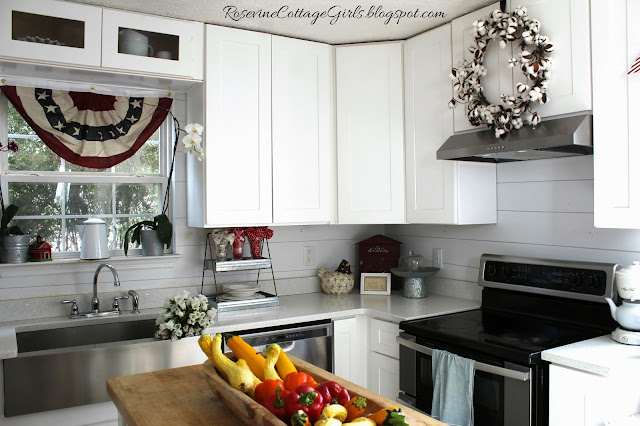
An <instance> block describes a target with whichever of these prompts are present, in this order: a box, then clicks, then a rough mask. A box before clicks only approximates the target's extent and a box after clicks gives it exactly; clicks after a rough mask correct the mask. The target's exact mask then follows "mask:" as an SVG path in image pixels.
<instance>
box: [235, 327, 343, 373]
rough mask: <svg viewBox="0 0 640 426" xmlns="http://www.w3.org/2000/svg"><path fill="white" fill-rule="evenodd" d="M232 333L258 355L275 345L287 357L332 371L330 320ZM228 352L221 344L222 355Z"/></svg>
mask: <svg viewBox="0 0 640 426" xmlns="http://www.w3.org/2000/svg"><path fill="white" fill-rule="evenodd" d="M236 334H237V335H238V336H241V337H242V339H243V340H244V341H245V342H247V343H248V344H250V345H251V346H253V347H254V348H255V349H256V351H258V352H259V351H262V350H263V349H264V347H265V346H267V345H268V344H269V343H277V344H278V345H280V347H281V348H282V350H283V351H285V352H286V353H287V354H289V355H294V356H296V357H298V358H300V359H303V360H305V361H307V362H309V363H311V364H313V365H315V366H316V367H320V368H322V369H324V370H327V371H329V372H333V327H332V324H331V321H330V320H327V321H315V322H309V323H304V324H295V325H292V326H289V327H287V328H282V327H271V328H259V329H256V330H244V331H242V332H238V333H236ZM228 351H229V348H228V347H227V346H226V345H225V352H228Z"/></svg>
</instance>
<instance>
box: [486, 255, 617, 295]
mask: <svg viewBox="0 0 640 426" xmlns="http://www.w3.org/2000/svg"><path fill="white" fill-rule="evenodd" d="M617 266H618V265H615V264H607V263H591V262H576V261H555V260H549V259H535V258H523V257H515V256H499V255H487V254H485V255H483V256H482V258H481V261H480V277H479V284H480V285H482V286H485V287H494V288H504V289H511V290H516V291H528V292H532V293H539V294H549V295H560V296H563V295H564V296H567V297H573V298H576V299H587V300H601V299H603V298H604V297H612V295H613V277H614V275H615V270H616V268H617ZM569 294H570V295H571V296H568V295H569Z"/></svg>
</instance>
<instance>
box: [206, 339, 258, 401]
mask: <svg viewBox="0 0 640 426" xmlns="http://www.w3.org/2000/svg"><path fill="white" fill-rule="evenodd" d="M211 354H212V356H213V364H214V365H215V366H216V368H218V369H219V370H220V371H222V372H223V373H224V374H226V375H227V377H228V380H229V384H230V385H231V386H232V387H233V388H235V389H238V390H239V391H241V392H244V393H247V394H248V393H250V392H251V391H252V390H253V377H254V376H253V374H252V373H251V371H250V370H249V369H246V368H244V367H243V366H242V365H236V364H235V363H234V362H233V361H231V360H230V359H229V358H227V356H226V355H225V354H223V353H222V335H221V334H220V333H218V334H216V335H215V336H214V338H213V340H212V341H211Z"/></svg>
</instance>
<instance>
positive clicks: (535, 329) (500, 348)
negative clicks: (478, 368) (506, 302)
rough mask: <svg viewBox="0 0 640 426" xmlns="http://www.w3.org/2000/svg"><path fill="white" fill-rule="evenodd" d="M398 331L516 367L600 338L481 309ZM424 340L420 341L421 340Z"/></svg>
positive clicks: (410, 323)
mask: <svg viewBox="0 0 640 426" xmlns="http://www.w3.org/2000/svg"><path fill="white" fill-rule="evenodd" d="M400 329H402V330H404V331H405V332H406V333H409V334H411V335H414V336H416V337H418V338H419V340H418V342H420V341H422V340H423V339H424V341H423V344H425V343H426V345H427V346H430V345H429V343H430V342H434V343H437V342H441V343H446V344H447V346H453V347H460V348H464V349H467V350H470V351H474V352H480V353H485V354H487V355H493V356H496V357H499V358H500V359H501V360H505V361H509V362H514V363H518V364H537V363H539V362H540V353H541V352H542V351H544V350H547V349H551V348H555V347H558V346H564V345H568V344H570V343H574V342H579V341H581V340H587V339H591V338H593V337H597V336H600V335H602V334H603V333H602V331H599V330H598V331H596V330H591V329H581V328H577V327H573V326H569V325H560V324H554V323H549V322H546V321H543V320H540V319H534V318H527V317H518V316H514V315H511V314H504V313H497V312H488V311H483V310H481V309H476V310H473V311H467V312H460V313H457V314H450V315H444V316H440V317H435V318H426V319H422V320H415V321H406V322H402V323H400ZM420 338H423V339H420Z"/></svg>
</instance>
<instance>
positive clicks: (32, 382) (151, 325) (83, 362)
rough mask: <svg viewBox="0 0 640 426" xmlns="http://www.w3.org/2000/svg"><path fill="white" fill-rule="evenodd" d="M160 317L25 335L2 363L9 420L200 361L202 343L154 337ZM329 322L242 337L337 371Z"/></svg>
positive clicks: (96, 397) (89, 400) (99, 396)
mask: <svg viewBox="0 0 640 426" xmlns="http://www.w3.org/2000/svg"><path fill="white" fill-rule="evenodd" d="M155 329H156V326H155V318H154V319H145V320H137V321H129V322H115V323H99V324H93V325H88V326H75V325H74V326H71V327H66V328H58V329H48V330H38V331H28V332H21V333H20V332H19V333H17V335H16V337H17V340H18V357H17V358H12V359H5V360H3V363H2V364H3V373H4V414H5V417H12V416H19V415H23V414H30V413H38V412H42V411H49V410H56V409H60V408H68V407H74V406H78V405H86V404H93V403H97V402H105V401H109V400H110V398H109V396H108V394H107V389H106V386H105V381H106V379H107V378H109V377H118V376H125V375H130V374H138V373H145V372H148V371H155V370H163V369H167V368H175V367H183V366H188V365H194V364H199V363H202V362H204V361H205V360H206V356H205V355H204V354H203V353H202V352H201V351H200V350H199V349H198V344H197V342H196V340H197V339H198V337H189V338H185V339H181V340H178V341H175V342H174V341H170V340H156V339H153V334H154V332H155ZM332 330H333V329H332V325H331V322H330V321H324V322H322V321H318V322H312V323H305V324H292V325H290V326H286V327H271V328H262V329H258V330H248V331H243V332H239V333H237V334H238V335H241V336H243V338H245V339H246V340H247V342H249V343H250V344H251V345H255V346H256V347H257V349H258V350H259V349H260V348H261V347H263V346H264V345H267V344H269V343H278V344H279V345H280V346H281V347H282V348H283V349H284V350H285V351H288V352H289V353H292V354H294V355H295V356H297V357H299V358H301V359H304V360H305V361H308V362H311V363H313V364H315V365H317V366H319V367H321V368H324V369H326V370H328V371H332V353H333V351H332V344H331V337H332V335H333V333H332Z"/></svg>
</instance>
